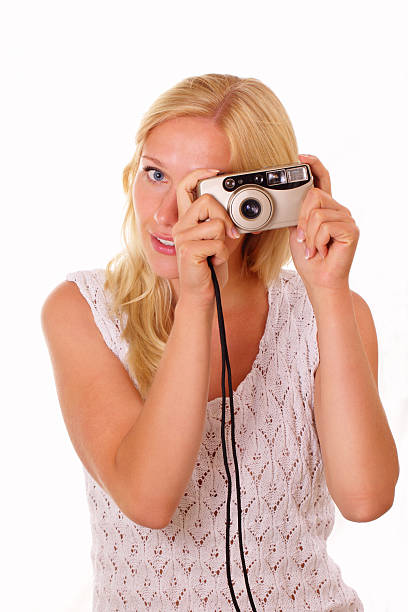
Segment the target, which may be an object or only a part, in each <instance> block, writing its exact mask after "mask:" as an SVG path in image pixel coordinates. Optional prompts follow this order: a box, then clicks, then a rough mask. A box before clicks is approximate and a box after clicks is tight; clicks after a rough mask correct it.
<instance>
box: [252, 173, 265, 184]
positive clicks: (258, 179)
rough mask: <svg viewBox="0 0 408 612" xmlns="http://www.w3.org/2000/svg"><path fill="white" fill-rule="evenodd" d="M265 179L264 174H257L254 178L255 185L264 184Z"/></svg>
mask: <svg viewBox="0 0 408 612" xmlns="http://www.w3.org/2000/svg"><path fill="white" fill-rule="evenodd" d="M263 180H264V177H263V176H262V174H255V176H254V183H258V184H260V183H263Z"/></svg>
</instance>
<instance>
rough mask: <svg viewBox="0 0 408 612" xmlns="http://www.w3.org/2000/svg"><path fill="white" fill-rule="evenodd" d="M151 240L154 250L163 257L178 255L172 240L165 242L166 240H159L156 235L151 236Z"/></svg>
mask: <svg viewBox="0 0 408 612" xmlns="http://www.w3.org/2000/svg"><path fill="white" fill-rule="evenodd" d="M150 239H151V244H152V247H153V249H154V250H155V251H157V252H158V253H162V254H163V255H175V254H176V247H175V246H174V242H173V241H172V240H165V239H164V238H159V237H158V236H156V235H155V234H151V235H150Z"/></svg>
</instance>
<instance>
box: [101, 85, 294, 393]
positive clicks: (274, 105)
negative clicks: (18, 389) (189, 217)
mask: <svg viewBox="0 0 408 612" xmlns="http://www.w3.org/2000/svg"><path fill="white" fill-rule="evenodd" d="M182 116H192V117H207V118H212V119H213V120H214V121H215V123H216V124H217V125H219V126H220V127H222V128H223V129H224V132H225V133H226V135H227V137H228V139H229V142H230V147H231V168H230V171H231V172H239V171H246V170H253V169H255V168H265V167H267V166H274V165H278V164H282V165H283V164H289V163H293V162H296V161H297V160H298V150H297V142H296V137H295V134H294V131H293V127H292V124H291V122H290V119H289V117H288V115H287V113H286V111H285V109H284V107H283V105H282V103H281V102H280V100H279V99H278V98H277V97H276V96H275V94H274V93H273V92H272V91H271V90H270V89H269V88H268V87H267V86H266V85H264V84H263V83H262V82H261V81H259V80H258V79H253V78H239V77H237V76H232V75H229V74H205V75H202V76H197V77H189V78H187V79H184V80H183V81H181V82H180V83H178V84H177V85H175V86H174V87H172V88H171V89H169V90H168V91H166V92H164V93H163V94H162V95H161V96H160V97H159V98H158V99H157V100H156V101H155V102H154V103H153V104H152V106H151V107H150V109H149V110H148V111H147V113H146V114H145V115H144V116H143V118H142V121H141V124H140V127H139V130H138V132H137V135H136V151H135V153H134V155H133V158H132V159H131V161H130V163H129V164H128V165H127V166H126V167H125V169H124V171H123V188H124V191H125V193H126V196H127V199H128V203H127V209H126V213H125V218H124V221H123V225H122V232H121V236H122V240H123V242H124V245H125V249H124V250H123V251H122V252H120V253H119V254H118V255H116V256H115V257H113V258H112V259H111V260H110V261H109V263H108V264H107V266H106V282H105V287H104V288H105V290H109V291H110V292H111V294H112V304H111V313H112V315H116V316H119V318H120V321H121V329H122V337H123V338H124V339H125V340H126V341H127V342H128V353H127V364H128V368H129V372H130V374H131V375H132V376H133V377H134V379H135V380H136V382H137V386H138V389H139V392H140V393H141V395H142V397H143V398H144V399H145V398H146V396H147V392H148V390H149V387H150V385H151V383H152V380H153V377H154V374H155V372H156V370H157V367H158V365H159V362H160V359H161V357H162V354H163V351H164V348H165V345H166V342H167V339H168V337H169V334H170V331H171V327H172V325H173V320H174V305H175V304H174V299H173V293H172V287H171V284H170V282H169V280H168V279H165V278H161V277H158V276H156V274H155V273H154V272H153V271H152V270H151V268H150V265H149V262H148V260H147V258H146V256H145V253H144V250H143V247H142V240H141V236H140V233H139V228H138V225H137V222H136V218H135V212H134V208H133V201H132V185H133V181H134V178H135V175H136V172H137V169H138V166H139V161H140V156H141V153H142V149H143V145H144V142H145V139H146V138H147V136H148V134H149V133H150V132H151V130H152V129H153V128H155V127H156V126H157V125H158V124H159V123H162V122H163V121H166V119H172V118H175V117H182ZM242 259H243V265H242V271H241V275H242V277H243V278H245V277H247V276H248V275H250V274H256V275H258V277H259V278H260V279H261V280H262V281H263V283H264V284H265V286H269V284H270V283H271V282H272V281H273V280H275V279H276V278H277V277H278V276H279V272H280V269H281V267H282V266H284V265H285V264H286V263H288V262H289V261H290V259H291V252H290V247H289V230H288V228H282V229H276V230H271V231H266V232H261V233H260V234H257V235H255V234H246V235H245V237H244V239H243V241H242Z"/></svg>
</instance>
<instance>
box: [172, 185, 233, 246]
mask: <svg viewBox="0 0 408 612" xmlns="http://www.w3.org/2000/svg"><path fill="white" fill-rule="evenodd" d="M209 219H221V220H222V222H223V223H224V226H225V233H226V234H228V236H230V237H231V238H240V236H241V235H240V234H239V232H238V236H236V235H234V233H233V230H234V229H236V227H235V225H234V223H233V221H232V219H231V217H230V216H229V214H228V213H227V211H226V209H225V208H224V206H222V204H220V203H219V202H218V200H216V198H214V196H212V195H210V194H209V193H205V194H203V195H202V196H200V197H199V198H197V199H196V200H195V201H194V202H193V203H192V204H190V206H189V208H188V209H187V210H186V212H185V213H184V215H183V217H182V218H181V219H180V220H179V221H178V222H177V227H176V226H173V238H174V236H175V233H178V232H180V231H183V230H184V229H186V228H189V227H194V226H197V224H201V223H202V222H203V221H208V220H209Z"/></svg>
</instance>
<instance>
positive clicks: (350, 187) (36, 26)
mask: <svg viewBox="0 0 408 612" xmlns="http://www.w3.org/2000/svg"><path fill="white" fill-rule="evenodd" d="M403 4H404V3H403V2H401V3H399V2H396V1H388V2H387V3H382V2H381V3H380V2H375V1H372V2H344V1H343V2H336V3H334V2H313V1H310V2H295V1H291V2H283V1H282V2H279V3H278V2H267V3H265V4H262V3H260V2H219V1H218V2H213V1H212V0H207V1H206V2H204V3H202V4H198V3H191V2H172V3H167V2H161V1H156V2H153V3H147V2H143V3H137V2H136V1H134V2H129V1H120V0H117V1H116V2H106V1H103V0H102V1H101V0H99V1H98V2H96V1H87V0H81V1H78V0H71V1H69V2H68V1H67V2H59V1H55V0H54V1H52V2H51V1H49V2H47V1H44V0H37V1H36V2H28V1H21V0H20V1H19V0H14V1H13V2H8V3H3V5H2V8H1V14H0V24H1V25H0V45H1V48H0V51H1V58H2V67H1V86H2V94H1V102H0V103H1V106H2V109H1V113H0V121H1V139H0V142H1V174H2V179H1V185H0V188H1V210H2V216H1V218H2V228H1V229H2V231H1V236H2V240H1V248H2V258H1V259H2V274H1V276H2V283H1V284H2V290H3V291H2V300H1V308H2V317H1V321H2V346H3V351H2V353H3V358H4V362H3V367H2V373H5V375H4V376H3V377H2V379H3V380H2V385H3V389H4V391H5V392H4V401H3V405H2V417H3V418H2V428H1V435H2V439H1V466H2V494H3V495H2V499H3V502H2V505H1V513H2V517H1V526H2V530H3V536H2V555H1V564H2V568H1V576H2V578H3V584H4V586H3V589H2V594H1V604H0V606H1V608H2V609H3V610H7V611H8V612H11V611H13V610H19V611H21V610H24V611H26V612H31V611H35V612H47V611H52V612H57V611H61V612H74V611H75V612H83V611H86V610H90V609H91V584H92V583H91V581H92V573H91V572H92V570H91V565H90V545H91V541H90V526H89V516H88V508H87V504H86V498H85V489H84V480H83V473H82V466H81V463H80V461H79V459H78V457H77V456H76V454H75V451H74V449H73V447H72V445H71V442H70V440H69V437H68V433H67V431H66V429H65V426H64V423H63V419H62V415H61V412H60V408H59V405H58V399H57V395H56V390H55V386H54V380H53V375H52V369H51V363H50V360H49V356H48V351H47V348H46V345H45V340H44V338H43V335H42V330H41V326H40V309H41V305H42V303H43V302H44V300H45V298H46V296H47V295H48V293H49V292H50V291H51V290H52V289H53V288H54V287H55V286H56V285H57V284H59V283H60V282H62V281H63V280H64V279H65V275H66V273H67V272H69V271H75V270H79V269H82V270H86V269H91V268H103V267H105V265H106V263H107V261H108V260H109V259H110V258H111V257H112V256H113V255H114V254H116V253H117V252H118V251H119V250H120V249H121V244H120V226H121V223H122V218H123V213H124V209H125V197H124V194H123V192H122V183H121V180H122V170H123V167H124V166H125V165H126V164H127V162H128V161H129V160H130V158H131V156H132V154H133V150H134V135H135V133H136V129H137V127H138V124H139V121H140V118H141V115H142V113H143V112H144V111H145V110H146V109H147V107H148V106H149V105H150V103H151V102H152V101H153V100H154V99H155V98H156V97H157V95H159V94H160V93H161V92H162V91H164V90H165V89H167V88H168V87H170V86H172V85H173V84H175V83H176V82H178V81H179V80H181V79H182V78H184V77H186V76H191V75H198V74H203V73H207V72H221V73H231V74H236V75H238V76H241V77H243V76H252V77H257V78H259V79H261V80H263V81H264V82H265V83H266V84H267V85H268V86H269V87H271V89H272V90H273V91H274V92H275V93H276V94H277V95H278V97H279V98H280V99H281V101H282V102H283V104H284V105H285V107H286V109H287V111H288V113H289V116H290V118H291V120H292V122H293V125H294V128H295V132H296V135H297V139H298V143H299V150H300V152H302V153H311V154H315V155H317V156H318V157H319V158H320V159H321V160H322V162H323V163H324V165H325V166H326V167H327V168H328V170H329V172H330V175H331V179H332V189H333V197H334V198H335V199H336V200H337V201H338V202H340V203H341V204H343V205H345V206H347V207H348V208H349V209H350V210H351V211H352V214H353V216H354V218H355V219H356V222H357V225H358V226H359V228H360V240H359V244H358V248H357V252H356V255H355V259H354V262H353V266H352V269H351V276H350V285H351V288H352V289H353V290H354V291H357V293H359V294H360V295H361V296H362V297H363V298H364V299H365V300H366V302H367V303H368V304H369V306H370V309H371V312H372V314H373V317H374V321H375V324H376V329H377V335H378V345H379V390H380V396H381V399H382V401H383V405H384V408H385V410H386V413H387V417H388V420H389V424H390V427H391V430H392V432H393V435H394V437H395V440H396V443H397V447H398V451H399V459H400V466H401V474H400V478H399V481H398V484H397V489H396V497H395V502H394V506H393V507H392V509H391V510H390V511H389V512H387V513H386V514H385V515H384V516H382V517H381V518H380V519H378V520H376V521H373V522H371V523H352V522H349V521H346V520H345V519H344V518H343V517H342V516H341V515H340V513H339V512H337V520H336V524H335V527H334V530H333V532H332V535H331V536H330V538H329V540H328V548H329V553H330V555H331V556H332V557H333V558H334V560H335V561H336V563H338V565H339V566H340V568H341V571H342V576H343V578H344V580H345V581H346V583H348V584H350V585H351V586H352V587H353V588H355V589H356V591H357V592H358V593H359V595H360V598H361V599H362V601H363V603H364V606H365V610H366V611H367V612H400V611H401V610H402V609H405V606H406V597H407V595H406V591H405V583H406V571H407V544H408V538H407V529H406V518H407V475H406V470H405V465H406V459H407V432H408V428H407V418H408V417H407V414H408V412H407V409H408V394H407V385H406V382H407V365H408V349H407V347H408V326H407V320H408V318H407V313H408V308H407V302H408V299H407V298H408V286H407V285H408V274H407V270H406V265H407V214H406V208H407V165H408V164H407V156H406V146H407V120H406V112H407V108H408V96H407V62H406V58H407V47H406V46H405V44H404V39H405V34H406V32H405V24H406V21H405V19H404V16H403Z"/></svg>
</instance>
